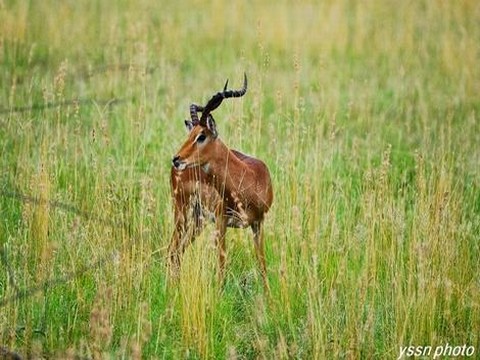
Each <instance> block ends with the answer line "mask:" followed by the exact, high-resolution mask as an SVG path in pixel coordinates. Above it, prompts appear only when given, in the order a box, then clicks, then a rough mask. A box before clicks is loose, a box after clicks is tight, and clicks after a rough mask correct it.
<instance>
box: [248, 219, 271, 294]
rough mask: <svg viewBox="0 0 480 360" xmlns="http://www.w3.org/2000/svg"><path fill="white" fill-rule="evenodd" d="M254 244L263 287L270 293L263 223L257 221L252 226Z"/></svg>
mask: <svg viewBox="0 0 480 360" xmlns="http://www.w3.org/2000/svg"><path fill="white" fill-rule="evenodd" d="M252 231H253V242H254V244H255V255H256V256H257V261H258V264H259V266H260V273H261V274H262V279H263V286H264V288H265V291H267V292H268V291H269V289H270V287H269V285H268V278H267V265H266V263H265V242H264V239H263V221H255V222H254V223H253V224H252Z"/></svg>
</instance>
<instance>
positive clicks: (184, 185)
mask: <svg viewBox="0 0 480 360" xmlns="http://www.w3.org/2000/svg"><path fill="white" fill-rule="evenodd" d="M227 85H228V80H227V82H226V83H225V87H224V88H223V91H221V92H218V93H217V94H215V95H214V96H213V97H212V98H211V99H210V100H209V101H208V103H207V104H206V105H205V106H199V105H195V104H192V105H191V106H190V117H191V120H185V126H186V127H187V129H188V131H189V134H188V137H187V140H186V141H185V143H184V144H183V145H182V147H181V148H180V150H179V151H178V152H177V154H176V155H175V156H174V157H173V160H172V165H173V166H172V170H171V185H172V191H173V200H174V211H175V214H174V217H175V229H174V233H173V236H172V240H171V243H170V246H169V259H170V265H171V267H172V268H173V269H174V271H178V269H179V267H180V260H181V256H182V254H183V252H184V251H185V249H186V247H187V246H188V245H189V244H190V243H192V242H193V240H194V239H195V236H197V235H198V234H199V233H200V232H201V230H202V228H203V225H204V223H205V220H206V219H211V220H214V222H215V224H216V236H215V242H216V246H217V250H218V262H219V277H220V280H223V277H224V267H225V254H226V252H225V232H226V229H227V227H232V228H246V227H250V228H251V229H252V231H253V240H254V245H255V254H256V257H257V260H258V263H259V266H260V272H261V275H262V279H263V283H264V286H265V289H266V290H268V281H267V269H266V264H265V248H264V247H265V246H264V238H263V221H264V217H265V214H266V213H267V212H268V210H269V209H270V206H271V205H272V201H273V189H272V183H271V180H270V173H269V171H268V168H267V166H266V165H265V163H264V162H263V161H261V160H258V159H256V158H254V157H251V156H248V155H245V154H243V153H241V152H240V151H237V150H233V149H230V148H229V147H228V146H227V145H225V143H224V142H223V141H222V140H221V139H220V138H219V136H218V132H217V127H216V124H215V120H214V118H213V116H212V115H211V112H212V111H213V110H215V109H216V108H217V107H218V106H220V104H221V103H222V101H223V100H224V99H227V98H233V97H241V96H243V95H245V93H246V92H247V76H246V75H244V83H243V88H242V89H240V90H227ZM199 113H201V116H200V118H199V117H198V114H199Z"/></svg>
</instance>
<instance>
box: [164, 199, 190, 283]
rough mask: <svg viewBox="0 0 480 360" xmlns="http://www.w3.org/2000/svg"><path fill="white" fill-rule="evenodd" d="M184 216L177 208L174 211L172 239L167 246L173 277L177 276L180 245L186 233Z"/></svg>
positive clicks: (180, 252)
mask: <svg viewBox="0 0 480 360" xmlns="http://www.w3.org/2000/svg"><path fill="white" fill-rule="evenodd" d="M185 227H186V223H185V214H184V212H183V211H180V210H179V209H178V208H176V209H175V229H174V230H173V234H172V239H171V240H170V245H169V246H168V259H169V264H168V265H169V268H170V270H171V271H172V273H173V274H174V275H177V274H178V270H179V268H180V257H181V254H182V251H181V247H182V246H181V244H182V239H183V238H184V237H185V233H186V231H185V230H186V228H185Z"/></svg>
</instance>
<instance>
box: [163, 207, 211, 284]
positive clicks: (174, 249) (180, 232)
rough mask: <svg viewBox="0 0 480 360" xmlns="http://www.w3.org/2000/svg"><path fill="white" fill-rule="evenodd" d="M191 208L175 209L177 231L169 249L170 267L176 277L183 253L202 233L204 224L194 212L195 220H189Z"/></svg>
mask: <svg viewBox="0 0 480 360" xmlns="http://www.w3.org/2000/svg"><path fill="white" fill-rule="evenodd" d="M188 215H189V207H187V206H176V207H175V229H174V231H173V235H172V239H171V241H170V245H169V248H168V257H169V261H170V264H169V265H170V267H171V269H172V271H173V274H174V275H178V271H179V269H180V262H181V258H182V255H183V253H184V252H185V250H186V249H187V247H188V245H190V244H191V243H192V242H193V241H194V240H195V236H197V235H198V234H200V232H201V231H202V227H203V223H202V221H201V219H200V217H199V215H198V213H197V212H196V211H195V210H194V211H193V218H192V219H189V216H188Z"/></svg>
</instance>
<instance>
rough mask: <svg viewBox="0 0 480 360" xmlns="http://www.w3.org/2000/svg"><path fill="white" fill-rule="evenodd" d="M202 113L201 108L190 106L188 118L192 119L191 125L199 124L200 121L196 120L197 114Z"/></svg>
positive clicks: (194, 105)
mask: <svg viewBox="0 0 480 360" xmlns="http://www.w3.org/2000/svg"><path fill="white" fill-rule="evenodd" d="M202 111H203V106H198V105H196V104H192V105H190V117H191V118H192V123H193V125H197V124H199V123H200V119H199V118H198V113H199V112H202Z"/></svg>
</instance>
